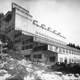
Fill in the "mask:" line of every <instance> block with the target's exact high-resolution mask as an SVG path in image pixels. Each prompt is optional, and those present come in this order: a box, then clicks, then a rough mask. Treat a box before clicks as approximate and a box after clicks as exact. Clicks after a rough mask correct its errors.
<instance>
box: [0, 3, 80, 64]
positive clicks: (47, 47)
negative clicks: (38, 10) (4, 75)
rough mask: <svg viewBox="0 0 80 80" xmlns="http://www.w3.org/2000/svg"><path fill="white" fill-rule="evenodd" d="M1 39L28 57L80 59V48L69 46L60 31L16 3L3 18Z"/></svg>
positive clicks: (0, 30) (64, 59)
mask: <svg viewBox="0 0 80 80" xmlns="http://www.w3.org/2000/svg"><path fill="white" fill-rule="evenodd" d="M0 39H1V41H3V42H7V43H8V44H9V48H11V49H10V51H12V49H14V50H15V51H16V52H19V54H22V55H23V56H26V59H28V58H29V59H31V60H33V61H39V62H45V63H47V64H55V63H56V62H58V63H62V62H66V63H67V64H69V63H80V50H77V49H74V48H71V47H69V46H67V44H66V42H65V39H66V38H65V37H64V36H63V35H61V33H60V32H56V30H53V29H51V28H50V27H46V25H44V24H39V23H38V21H37V20H34V19H33V16H32V15H31V14H30V12H29V11H28V10H26V9H24V8H23V7H21V6H19V5H17V4H15V3H12V11H8V12H7V13H6V14H5V15H4V17H2V18H1V27H0Z"/></svg>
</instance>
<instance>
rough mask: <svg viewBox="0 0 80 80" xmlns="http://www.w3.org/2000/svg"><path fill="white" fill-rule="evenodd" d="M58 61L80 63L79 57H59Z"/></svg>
mask: <svg viewBox="0 0 80 80" xmlns="http://www.w3.org/2000/svg"><path fill="white" fill-rule="evenodd" d="M59 62H64V63H80V59H71V58H70V59H64V58H60V61H59Z"/></svg>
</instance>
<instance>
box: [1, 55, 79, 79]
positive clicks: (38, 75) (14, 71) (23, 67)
mask: <svg viewBox="0 0 80 80" xmlns="http://www.w3.org/2000/svg"><path fill="white" fill-rule="evenodd" d="M0 80H80V77H79V74H77V77H75V76H74V75H73V74H63V73H62V72H51V71H50V70H48V68H47V67H46V65H45V64H42V63H39V64H36V63H32V62H31V61H26V60H25V59H22V60H21V61H19V60H16V59H13V58H11V57H6V60H5V59H4V60H3V61H2V62H1V64H0Z"/></svg>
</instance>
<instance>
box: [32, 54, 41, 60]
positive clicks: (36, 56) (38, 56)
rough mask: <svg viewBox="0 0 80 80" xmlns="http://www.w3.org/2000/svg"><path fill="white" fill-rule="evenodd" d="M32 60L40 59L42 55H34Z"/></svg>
mask: <svg viewBox="0 0 80 80" xmlns="http://www.w3.org/2000/svg"><path fill="white" fill-rule="evenodd" d="M33 57H34V58H40V59H41V58H42V55H41V54H35V55H34V56H33Z"/></svg>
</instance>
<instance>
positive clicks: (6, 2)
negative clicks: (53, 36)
mask: <svg viewBox="0 0 80 80" xmlns="http://www.w3.org/2000/svg"><path fill="white" fill-rule="evenodd" d="M11 2H16V3H17V4H19V5H21V6H22V7H24V8H26V9H28V10H29V11H30V13H31V14H32V16H33V17H34V19H36V20H38V21H39V22H41V23H43V24H46V25H47V26H49V27H52V28H53V29H54V30H55V29H56V30H57V31H58V32H61V33H62V34H63V35H64V36H65V37H66V38H67V42H72V43H75V44H76V45H78V44H79V45H80V0H0V12H4V13H6V12H7V11H8V10H11Z"/></svg>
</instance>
